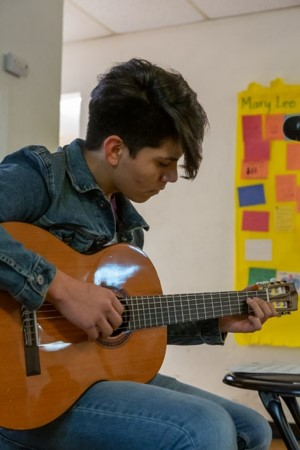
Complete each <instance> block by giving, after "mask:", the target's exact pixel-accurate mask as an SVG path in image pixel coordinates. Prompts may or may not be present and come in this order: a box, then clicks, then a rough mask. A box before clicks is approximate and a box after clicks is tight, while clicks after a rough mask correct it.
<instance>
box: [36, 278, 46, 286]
mask: <svg viewBox="0 0 300 450" xmlns="http://www.w3.org/2000/svg"><path fill="white" fill-rule="evenodd" d="M44 281H45V280H44V277H43V275H38V276H37V277H36V282H37V284H39V285H40V286H42V285H43V284H44Z"/></svg>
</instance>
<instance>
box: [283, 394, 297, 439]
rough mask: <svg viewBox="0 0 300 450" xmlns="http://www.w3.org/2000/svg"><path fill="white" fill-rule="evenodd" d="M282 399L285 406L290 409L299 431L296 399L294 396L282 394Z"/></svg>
mask: <svg viewBox="0 0 300 450" xmlns="http://www.w3.org/2000/svg"><path fill="white" fill-rule="evenodd" d="M282 398H283V400H284V401H285V403H286V405H287V407H288V408H289V410H290V413H291V414H292V416H293V418H294V421H295V424H296V425H297V427H298V430H299V431H300V406H299V403H298V401H297V399H296V397H290V396H286V395H285V396H283V397H282Z"/></svg>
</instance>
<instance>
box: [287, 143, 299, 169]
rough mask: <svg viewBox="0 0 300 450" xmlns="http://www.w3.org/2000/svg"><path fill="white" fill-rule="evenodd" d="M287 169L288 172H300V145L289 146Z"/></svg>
mask: <svg viewBox="0 0 300 450" xmlns="http://www.w3.org/2000/svg"><path fill="white" fill-rule="evenodd" d="M286 168H287V170H300V144H297V143H294V144H287V146H286Z"/></svg>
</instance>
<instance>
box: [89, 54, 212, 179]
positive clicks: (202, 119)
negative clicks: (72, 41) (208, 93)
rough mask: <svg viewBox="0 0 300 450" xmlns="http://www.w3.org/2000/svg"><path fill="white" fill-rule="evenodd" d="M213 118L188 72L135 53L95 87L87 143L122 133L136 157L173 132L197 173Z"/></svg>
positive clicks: (187, 166) (188, 168)
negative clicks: (186, 76) (166, 67)
mask: <svg viewBox="0 0 300 450" xmlns="http://www.w3.org/2000/svg"><path fill="white" fill-rule="evenodd" d="M207 125H208V120H207V117H206V113H205V111H204V110H203V108H202V107H201V105H200V104H199V102H198V101H197V95H196V93H195V92H194V91H193V90H192V89H191V88H190V87H189V85H188V84H187V82H186V81H185V80H184V78H183V77H182V75H181V74H180V73H178V72H176V71H174V70H170V71H167V70H164V69H162V68H161V67H158V66H156V65H154V64H151V63H150V62H149V61H146V60H143V59H138V58H134V59H131V60H129V61H128V62H125V63H120V64H116V65H115V66H113V67H112V68H111V69H110V70H109V71H107V72H106V73H104V74H103V75H99V76H98V85H97V86H96V87H95V88H94V89H93V91H92V93H91V101H90V104H89V122H88V127H87V135H86V147H87V149H88V150H95V149H97V148H99V147H100V146H101V144H102V143H103V141H104V140H105V139H106V137H108V136H110V135H113V134H115V135H118V136H120V137H121V139H122V140H123V141H124V144H125V145H126V146H127V147H128V149H129V152H130V155H131V156H132V157H133V158H134V157H135V155H136V154H137V152H138V151H139V150H141V149H142V148H143V147H159V146H160V145H161V144H162V143H163V141H164V140H165V139H167V138H173V139H174V140H175V141H179V142H180V144H181V146H182V149H183V152H184V164H183V168H184V170H185V178H188V179H193V178H195V177H196V175H197V173H198V170H199V166H200V162H201V160H202V141H203V137H204V132H205V129H206V126H207Z"/></svg>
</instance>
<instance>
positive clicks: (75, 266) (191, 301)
mask: <svg viewBox="0 0 300 450" xmlns="http://www.w3.org/2000/svg"><path fill="white" fill-rule="evenodd" d="M3 226H4V228H5V229H6V230H7V231H8V232H9V233H10V234H11V235H12V236H13V237H14V238H15V239H16V240H18V241H21V242H22V243H23V245H24V246H25V247H26V248H28V249H30V250H33V251H34V252H37V253H39V254H40V255H42V256H43V257H44V258H46V259H47V260H48V261H51V262H52V263H54V264H55V265H56V266H57V267H58V268H59V269H60V270H62V271H64V272H66V273H67V274H69V275H71V276H72V277H74V278H77V279H80V280H83V281H88V282H92V283H95V284H96V285H99V286H100V285H101V286H106V287H110V288H112V289H114V291H116V292H117V295H118V296H119V298H120V300H121V301H122V302H123V304H124V306H125V313H124V318H123V324H122V326H121V328H120V329H119V330H117V332H115V333H114V335H113V336H112V337H110V338H108V339H101V338H99V339H98V340H96V341H89V340H88V339H87V336H86V335H85V333H84V332H83V331H82V330H80V329H79V328H77V327H76V326H74V325H73V324H71V323H70V322H69V321H68V320H66V319H65V318H64V317H63V316H62V315H61V314H60V313H59V311H58V310H56V309H55V308H54V307H53V306H52V305H51V304H50V303H49V302H47V301H45V302H44V304H43V305H42V306H41V307H40V309H38V310H37V311H31V310H29V309H27V308H24V307H21V306H20V304H19V303H18V302H17V301H16V300H15V299H14V298H12V297H11V296H10V295H9V294H8V293H7V292H6V291H0V297H1V300H0V326H1V343H0V348H1V364H0V380H1V390H0V426H1V427H5V428H12V429H19V430H25V429H29V428H35V427H39V426H42V425H45V424H47V423H49V422H50V421H52V420H54V419H55V418H57V417H59V416H60V415H61V414H63V413H64V412H65V411H66V410H67V409H68V408H70V407H71V406H72V405H73V404H74V402H75V401H76V400H78V398H79V397H80V396H81V395H82V394H83V393H84V392H85V391H86V390H87V389H88V388H89V387H91V386H92V385H93V384H94V383H96V382H98V381H101V380H132V381H137V382H142V383H145V382H147V381H149V380H150V379H151V378H153V377H154V376H155V375H156V373H157V372H158V371H159V369H160V367H161V365H162V362H163V359H164V355H165V350H166V342H167V330H166V325H169V324H174V323H184V322H190V321H194V320H202V319H211V318H218V317H222V316H227V315H235V314H243V313H246V314H249V313H250V310H249V307H248V305H247V303H246V299H247V298H248V297H249V296H252V297H253V296H254V295H255V296H258V297H260V298H262V299H264V300H266V301H271V302H273V303H274V305H275V307H276V310H277V314H278V315H281V314H286V313H289V312H291V311H295V310H296V309H297V301H298V296H297V291H296V289H295V286H294V284H293V283H287V282H273V283H266V284H257V285H255V286H253V288H251V289H249V290H246V291H236V292H218V293H215V292H210V293H209V292H207V293H191V294H175V295H162V290H161V285H160V281H159V278H158V276H157V273H156V270H155V268H154V266H153V264H152V263H151V261H150V260H149V258H148V257H147V256H146V255H145V253H143V252H142V251H141V250H140V249H139V248H136V247H134V246H132V245H128V244H124V243H122V244H115V245H112V246H109V247H107V248H105V249H104V250H102V251H100V252H99V253H96V254H94V255H82V254H79V253H77V252H75V251H74V250H72V249H71V248H69V247H68V246H67V245H65V244H64V243H62V242H61V241H60V240H58V239H57V238H55V237H54V236H53V235H51V234H50V233H48V232H47V231H44V230H42V229H40V228H38V227H35V226H33V225H29V224H25V223H18V222H6V223H4V224H3ZM252 289H253V290H255V294H254V293H253V291H252Z"/></svg>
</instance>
